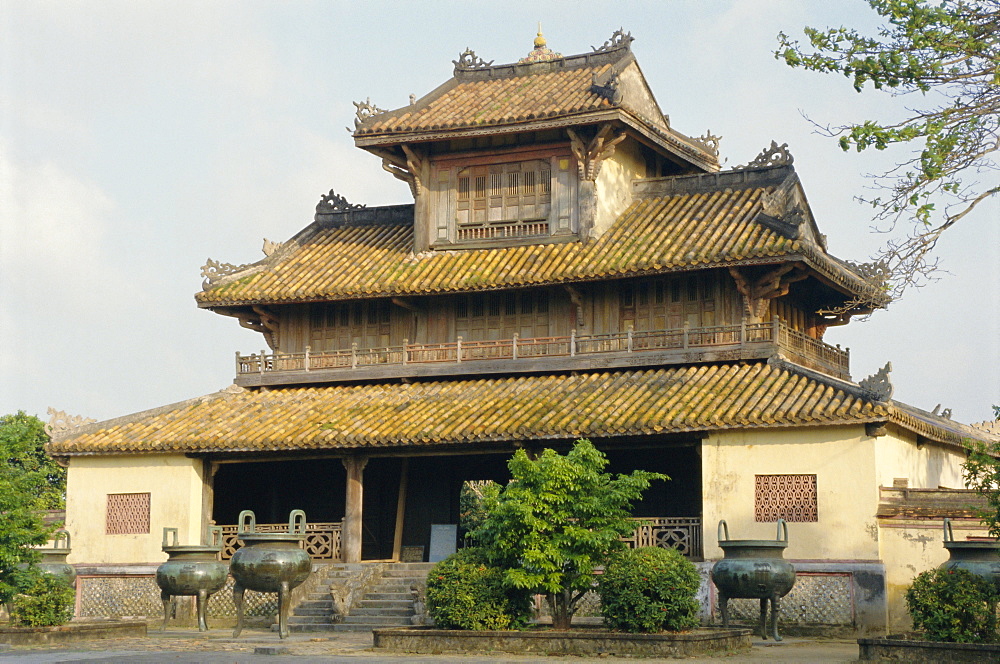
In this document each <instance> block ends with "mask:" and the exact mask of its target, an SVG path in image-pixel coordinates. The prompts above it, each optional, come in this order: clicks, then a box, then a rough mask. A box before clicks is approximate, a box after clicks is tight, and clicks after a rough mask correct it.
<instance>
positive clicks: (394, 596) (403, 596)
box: [361, 593, 413, 602]
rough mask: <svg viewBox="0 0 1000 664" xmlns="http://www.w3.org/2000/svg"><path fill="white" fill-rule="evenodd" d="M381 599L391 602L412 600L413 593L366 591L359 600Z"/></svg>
mask: <svg viewBox="0 0 1000 664" xmlns="http://www.w3.org/2000/svg"><path fill="white" fill-rule="evenodd" d="M368 599H371V600H383V601H392V602H412V601H413V595H411V594H410V593H366V594H365V596H364V597H362V598H361V601H365V600H368Z"/></svg>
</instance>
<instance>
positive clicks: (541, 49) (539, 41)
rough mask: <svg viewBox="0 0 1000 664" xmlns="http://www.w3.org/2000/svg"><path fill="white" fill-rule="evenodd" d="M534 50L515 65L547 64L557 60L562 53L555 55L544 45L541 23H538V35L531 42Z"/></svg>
mask: <svg viewBox="0 0 1000 664" xmlns="http://www.w3.org/2000/svg"><path fill="white" fill-rule="evenodd" d="M533 45H534V49H532V51H531V52H530V53H528V55H526V56H524V57H523V58H521V59H520V60H518V61H517V64H519V65H523V64H530V63H532V62H548V61H549V60H559V59H560V58H562V53H556V52H555V51H553V50H552V49H551V48H549V47H548V46H546V45H545V36H544V35H543V34H542V23H541V21H539V22H538V35H537V36H536V37H535V41H534V42H533Z"/></svg>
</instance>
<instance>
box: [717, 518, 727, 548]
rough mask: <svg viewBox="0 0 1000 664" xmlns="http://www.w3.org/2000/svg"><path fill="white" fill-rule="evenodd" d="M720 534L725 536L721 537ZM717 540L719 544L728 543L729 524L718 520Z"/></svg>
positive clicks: (723, 520)
mask: <svg viewBox="0 0 1000 664" xmlns="http://www.w3.org/2000/svg"><path fill="white" fill-rule="evenodd" d="M722 533H725V534H726V536H725V537H723V536H722ZM718 538H719V541H720V542H728V541H729V524H728V523H726V520H725V519H719V533H718Z"/></svg>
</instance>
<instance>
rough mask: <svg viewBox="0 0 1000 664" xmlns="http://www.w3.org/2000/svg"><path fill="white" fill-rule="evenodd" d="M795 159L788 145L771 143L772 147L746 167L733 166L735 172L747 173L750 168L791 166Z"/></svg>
mask: <svg viewBox="0 0 1000 664" xmlns="http://www.w3.org/2000/svg"><path fill="white" fill-rule="evenodd" d="M794 161H795V157H793V156H792V153H791V152H789V151H788V143H782V144H781V145H778V144H777V142H775V141H771V146H770V147H769V148H766V149H765V150H763V151H762V152H761V153H760V154H759V155H757V158H756V159H754V160H753V161H751V162H750V163H749V164H747V165H746V166H733V170H734V171H745V170H747V169H750V168H770V167H772V166H791V165H792V163H793V162H794Z"/></svg>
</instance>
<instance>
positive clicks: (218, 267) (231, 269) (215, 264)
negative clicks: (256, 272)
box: [201, 258, 250, 290]
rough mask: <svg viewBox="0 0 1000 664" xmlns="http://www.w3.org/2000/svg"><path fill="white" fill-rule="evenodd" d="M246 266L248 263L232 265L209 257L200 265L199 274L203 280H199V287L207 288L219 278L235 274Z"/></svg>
mask: <svg viewBox="0 0 1000 664" xmlns="http://www.w3.org/2000/svg"><path fill="white" fill-rule="evenodd" d="M248 267H250V264H249V263H244V264H243V265H234V264H232V263H222V262H219V261H215V260H212V259H211V258H209V259H207V262H206V263H205V264H204V265H202V266H201V276H202V277H203V278H204V281H202V282H201V288H202V290H208V289H209V287H210V286H211V285H212V284H214V283H215V282H217V281H218V280H219V279H222V278H223V277H228V276H229V275H231V274H236V273H237V272H242V271H243V270H245V269H247V268H248Z"/></svg>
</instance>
